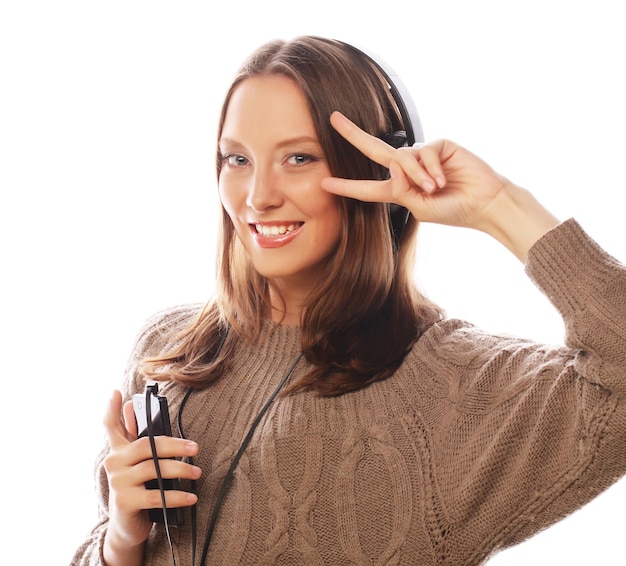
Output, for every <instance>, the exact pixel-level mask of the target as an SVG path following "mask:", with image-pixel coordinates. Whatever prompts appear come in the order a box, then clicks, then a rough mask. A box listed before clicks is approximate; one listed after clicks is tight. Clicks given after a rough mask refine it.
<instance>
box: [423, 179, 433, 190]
mask: <svg viewBox="0 0 626 566" xmlns="http://www.w3.org/2000/svg"><path fill="white" fill-rule="evenodd" d="M422 189H424V190H425V191H426V192H427V193H432V192H433V191H434V190H435V184H434V183H433V182H432V181H424V182H423V183H422Z"/></svg>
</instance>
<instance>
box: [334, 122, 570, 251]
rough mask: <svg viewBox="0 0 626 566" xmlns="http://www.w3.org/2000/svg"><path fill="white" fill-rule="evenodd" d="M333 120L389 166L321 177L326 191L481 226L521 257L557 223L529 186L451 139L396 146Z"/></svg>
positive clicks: (425, 216)
mask: <svg viewBox="0 0 626 566" xmlns="http://www.w3.org/2000/svg"><path fill="white" fill-rule="evenodd" d="M331 124H332V125H333V127H334V128H335V129H336V130H337V132H338V133H339V134H341V135H342V136H343V137H344V138H345V139H346V140H347V141H349V142H350V143H351V144H352V145H353V146H354V147H356V148H357V149H358V150H359V151H361V152H362V153H363V154H364V155H366V156H367V157H369V158H370V159H372V160H373V161H375V162H376V163H379V164H380V165H382V166H384V167H387V168H388V169H389V171H390V179H388V180H384V181H367V180H365V181H364V180H350V179H338V178H334V177H333V178H328V179H324V181H323V183H322V186H323V188H324V189H326V190H327V191H329V192H332V193H334V194H337V195H341V196H346V197H351V198H355V199H358V200H362V201H368V202H391V203H395V204H399V205H402V206H404V207H405V208H408V209H409V210H410V211H411V213H412V214H413V216H415V217H416V218H417V219H418V220H420V221H424V222H435V223H438V224H447V225H450V226H462V227H466V228H474V229H476V230H481V231H483V232H486V233H488V234H490V235H492V236H493V237H494V238H496V239H498V240H499V241H501V242H502V243H503V244H504V245H506V246H507V247H508V248H509V249H511V251H513V253H515V254H516V255H517V256H518V257H519V258H520V259H521V260H522V261H525V259H526V254H527V252H528V249H529V248H530V246H531V245H532V244H533V243H534V242H535V241H536V240H537V239H538V238H539V237H540V236H541V235H542V234H543V233H545V232H546V231H547V230H549V229H550V228H552V227H553V226H555V225H556V224H557V223H558V220H557V219H556V218H555V217H554V216H552V215H551V214H550V213H549V212H548V211H547V210H546V209H545V208H543V207H542V206H541V205H540V204H539V203H538V202H537V201H536V200H535V199H534V198H533V197H532V195H530V193H528V191H526V190H524V189H522V188H520V187H518V186H516V185H514V184H513V183H511V182H510V181H509V180H508V179H506V178H505V177H503V176H501V175H499V174H498V173H496V172H495V171H494V170H493V169H492V168H491V167H490V166H489V165H488V164H487V163H485V162H484V161H483V160H482V159H480V158H478V157H477V156H475V155H474V154H472V153H471V152H469V151H468V150H466V149H465V148H463V147H461V146H459V145H457V144H455V143H454V142H451V141H448V140H440V141H436V142H433V143H429V144H426V145H424V146H422V147H419V148H417V147H403V148H399V149H395V148H393V147H392V146H390V145H388V144H386V143H385V142H384V141H382V140H381V139H379V138H376V137H375V136H372V135H370V134H368V133H366V132H364V131H363V130H361V129H360V128H359V127H358V126H356V125H355V124H354V123H353V122H351V121H350V120H348V119H347V118H346V117H345V116H343V115H342V114H340V113H339V112H334V113H333V114H332V115H331Z"/></svg>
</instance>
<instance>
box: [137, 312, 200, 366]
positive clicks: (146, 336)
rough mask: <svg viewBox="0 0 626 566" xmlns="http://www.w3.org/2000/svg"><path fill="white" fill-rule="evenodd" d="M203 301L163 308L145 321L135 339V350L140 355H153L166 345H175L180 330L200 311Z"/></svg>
mask: <svg viewBox="0 0 626 566" xmlns="http://www.w3.org/2000/svg"><path fill="white" fill-rule="evenodd" d="M202 308H203V305H202V304H201V303H192V304H182V305H176V306H172V307H168V308H165V309H161V310H159V311H157V312H155V313H154V314H152V315H151V316H150V317H148V319H147V320H146V321H145V323H144V324H143V326H142V327H141V329H140V330H139V332H138V333H137V338H136V340H135V351H136V352H138V353H140V355H143V356H145V355H153V354H155V353H157V352H158V351H160V350H162V349H163V347H164V345H166V344H168V343H169V345H173V344H174V343H175V342H176V340H177V337H178V335H179V334H180V332H181V331H182V330H183V329H184V328H185V327H186V326H188V325H189V324H190V323H191V322H192V321H193V320H194V319H195V318H196V317H197V316H198V314H199V313H200V311H201V310H202Z"/></svg>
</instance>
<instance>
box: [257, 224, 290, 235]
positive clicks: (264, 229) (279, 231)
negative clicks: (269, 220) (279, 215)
mask: <svg viewBox="0 0 626 566" xmlns="http://www.w3.org/2000/svg"><path fill="white" fill-rule="evenodd" d="M296 226H297V225H296V224H289V225H283V226H264V225H263V224H255V225H254V227H255V228H256V231H257V232H258V233H259V234H262V235H263V236H282V235H283V234H286V233H287V232H291V231H292V230H295V229H296Z"/></svg>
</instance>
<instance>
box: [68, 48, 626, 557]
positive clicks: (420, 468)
mask: <svg viewBox="0 0 626 566" xmlns="http://www.w3.org/2000/svg"><path fill="white" fill-rule="evenodd" d="M402 122H403V117H402V113H401V112H400V111H399V108H398V100H397V99H396V98H395V97H394V96H393V95H392V93H391V92H390V89H389V84H388V83H387V81H386V79H385V77H384V76H383V74H381V72H380V69H379V68H378V67H377V66H376V65H375V64H373V63H372V62H371V61H370V60H369V59H368V58H367V57H365V56H364V55H363V54H362V53H360V52H358V51H356V50H354V49H353V48H351V47H349V46H346V45H344V44H342V43H340V42H335V41H331V40H325V39H321V38H315V37H302V38H297V39H295V40H292V41H290V42H279V41H276V42H271V43H269V44H267V45H264V46H262V47H261V48H260V49H259V50H257V51H256V52H255V53H254V54H252V56H251V57H250V58H249V59H248V61H247V62H246V63H245V64H244V65H243V67H242V68H241V70H240V73H239V74H238V75H237V77H236V78H235V80H234V82H233V84H232V87H231V89H230V90H229V92H228V94H227V96H226V100H225V102H224V106H223V110H222V114H221V120H220V123H219V131H218V154H217V175H218V184H219V194H220V198H221V202H222V222H221V231H220V256H219V272H218V287H217V293H216V296H215V297H213V298H212V299H211V300H210V301H209V302H208V303H207V304H206V305H204V306H198V305H192V306H183V307H177V308H174V309H171V310H169V311H167V312H164V313H160V314H158V315H157V316H155V317H154V319H153V320H151V321H149V323H148V324H147V325H146V327H145V328H144V330H143V331H142V332H141V334H140V336H139V339H138V342H137V345H136V348H135V350H134V352H133V356H132V358H131V362H130V364H129V368H128V372H127V375H126V380H125V381H124V385H123V390H122V392H121V393H120V392H117V391H116V392H115V393H114V395H113V396H112V398H111V402H110V407H109V410H108V412H107V415H106V417H105V426H106V430H107V434H108V443H107V446H106V447H105V448H104V450H103V452H102V455H101V458H100V461H99V468H98V469H99V493H100V510H101V520H100V522H99V524H98V525H97V526H96V527H95V528H94V529H93V532H92V534H91V536H90V537H89V539H88V540H86V541H85V543H84V544H83V545H82V546H81V548H80V549H79V550H78V551H77V553H76V556H75V558H74V561H73V564H90V565H95V564H107V565H109V566H113V565H117V564H123V565H125V566H129V565H133V564H146V565H148V564H150V565H157V564H158V565H161V564H170V563H172V562H176V563H177V564H181V565H183V564H192V563H195V562H196V560H197V559H199V560H200V563H204V562H205V559H206V560H207V563H208V564H333V565H334V564H365V563H368V564H369V563H375V564H420V565H426V564H454V565H457V564H479V563H481V562H483V561H485V560H486V559H488V557H489V556H490V555H492V554H493V553H494V552H496V551H498V550H499V549H501V548H504V547H506V546H510V545H513V544H516V543H518V542H520V541H522V540H524V539H525V538H527V537H529V536H531V535H532V534H534V533H536V532H538V531H539V530H541V529H543V528H545V527H546V526H548V525H550V524H551V523H554V522H555V521H558V520H559V519H561V518H562V517H564V516H565V515H567V514H568V513H570V512H572V511H573V510H575V509H577V508H579V507H580V506H581V505H583V504H584V503H585V502H587V501H589V500H590V499H591V498H593V497H594V496H595V495H596V494H598V493H599V492H600V491H601V490H603V489H605V488H606V487H607V486H609V485H610V484H611V483H612V482H614V481H616V480H617V479H618V478H619V477H621V475H623V473H624V471H625V469H626V441H625V435H624V433H623V431H624V430H625V428H624V427H625V425H626V409H625V407H624V402H623V397H624V393H626V375H625V373H626V359H625V358H626V271H625V270H624V267H623V266H622V265H621V264H619V263H618V262H617V261H616V260H614V259H613V258H611V257H610V256H608V255H607V254H606V253H605V252H603V251H602V250H601V249H600V248H599V247H598V246H597V245H596V244H595V243H594V242H593V241H592V240H591V239H590V238H589V237H588V236H587V235H586V234H585V233H584V232H583V230H582V229H581V228H580V226H579V225H578V224H577V223H576V222H575V221H574V220H568V221H566V222H562V223H561V222H559V221H558V220H557V219H556V218H554V216H552V214H550V213H549V212H548V211H547V210H545V209H544V208H543V206H542V205H541V204H540V203H539V202H538V201H537V200H536V199H535V198H534V197H533V196H532V195H531V194H530V193H529V192H528V191H526V190H524V189H522V188H521V187H518V186H516V185H515V184H513V183H512V182H510V181H509V180H507V179H506V178H504V177H502V176H501V175H499V174H497V173H496V172H494V171H493V170H492V169H491V168H490V167H489V166H488V165H487V164H485V163H484V162H483V161H481V160H480V159H479V158H477V157H476V156H474V155H473V154H471V153H470V152H468V151H467V150H465V149H464V148H462V147H459V146H458V145H456V144H454V143H452V142H450V141H438V142H434V143H429V144H426V145H424V146H422V147H412V146H406V147H402V145H403V144H402V134H401V133H399V132H401V131H402V130H405V129H406V127H407V124H403V123H402ZM398 138H400V140H401V141H400V142H399V143H398ZM389 203H391V204H389ZM398 205H399V206H398ZM398 209H399V210H398ZM405 210H408V211H410V214H409V215H408V217H407V216H406V212H405ZM398 214H400V216H401V220H400V222H398V221H397V215H398ZM404 219H406V223H405V222H404ZM418 221H424V222H437V223H441V224H448V225H454V226H463V227H468V228H474V229H477V230H481V231H483V232H485V233H487V234H490V235H491V236H493V237H494V238H496V239H497V240H498V241H500V242H501V243H502V244H503V245H505V246H506V247H507V248H508V249H510V250H511V252H512V253H514V254H515V255H516V256H517V257H518V258H519V259H520V260H521V261H523V262H525V264H526V271H527V273H528V276H529V277H531V278H532V280H533V281H534V282H535V283H536V284H537V285H538V286H539V287H540V288H541V289H542V290H543V291H544V292H545V293H546V295H547V296H548V297H549V298H550V299H551V300H552V302H553V303H554V305H555V306H556V307H557V308H558V309H559V311H560V312H561V313H562V315H563V317H564V320H565V324H566V328H567V342H566V344H565V345H564V346H562V347H551V346H544V345H540V344H535V343H533V342H530V341H526V340H521V339H516V338H511V337H500V336H492V335H489V334H486V333H484V332H481V331H480V330H478V329H476V328H475V327H473V326H472V325H471V324H468V323H465V322H462V321H459V320H450V319H447V318H446V317H445V316H444V315H443V312H442V311H441V310H440V309H439V308H438V307H437V306H436V305H434V304H432V303H431V302H429V301H428V300H427V299H426V298H425V297H423V296H422V295H421V294H420V293H419V292H418V290H417V288H416V286H415V284H414V282H413V258H414V252H415V238H416V230H417V225H418ZM155 380H156V381H158V382H159V383H160V391H159V393H160V394H161V395H163V396H165V397H167V399H168V402H169V406H170V412H171V415H172V420H173V421H177V422H178V423H179V429H180V430H178V431H176V430H175V435H174V437H165V436H162V437H157V438H156V439H155V448H156V451H157V453H158V457H159V458H160V459H159V460H158V462H159V467H160V473H161V475H162V477H163V478H180V481H181V484H182V488H181V489H180V490H177V489H172V490H168V491H166V492H165V499H166V502H167V506H168V507H172V508H186V510H185V512H184V515H185V519H184V522H183V524H182V525H181V526H180V527H177V528H175V529H168V528H166V527H165V526H164V525H163V524H153V523H152V521H151V520H150V517H149V516H148V512H147V511H146V509H150V508H158V507H160V506H161V493H160V492H159V490H148V489H146V488H145V486H144V483H145V482H147V481H149V480H153V479H154V478H155V477H157V471H156V468H155V463H154V461H153V450H152V448H151V445H150V442H149V439H148V438H140V439H138V440H137V426H136V423H135V418H134V415H133V411H132V407H131V405H130V402H129V399H130V398H131V396H132V395H133V394H135V393H143V392H144V390H145V387H146V382H152V381H155ZM122 415H123V416H124V418H123V419H122V418H121V417H122ZM174 428H175V429H176V427H175V426H174ZM192 509H193V511H194V512H193V513H192V512H191V510H192ZM170 531H171V532H170ZM170 537H171V540H168V538H170ZM194 552H197V556H194Z"/></svg>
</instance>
